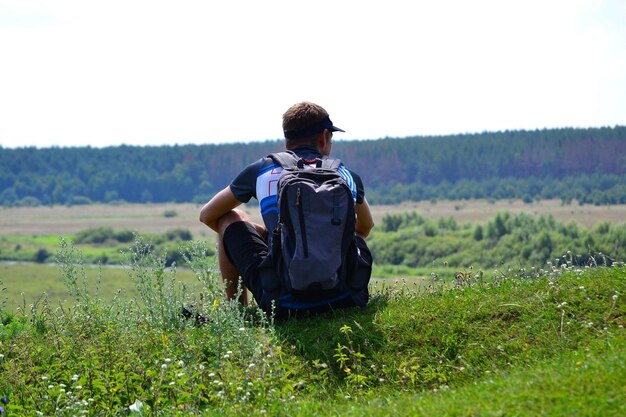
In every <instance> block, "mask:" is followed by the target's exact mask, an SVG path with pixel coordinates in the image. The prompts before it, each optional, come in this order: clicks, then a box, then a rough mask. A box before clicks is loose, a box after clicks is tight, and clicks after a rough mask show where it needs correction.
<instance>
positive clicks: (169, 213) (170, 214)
mask: <svg viewBox="0 0 626 417" xmlns="http://www.w3.org/2000/svg"><path fill="white" fill-rule="evenodd" d="M176 216H178V212H177V211H176V210H165V211H164V212H163V217H167V218H171V217H176Z"/></svg>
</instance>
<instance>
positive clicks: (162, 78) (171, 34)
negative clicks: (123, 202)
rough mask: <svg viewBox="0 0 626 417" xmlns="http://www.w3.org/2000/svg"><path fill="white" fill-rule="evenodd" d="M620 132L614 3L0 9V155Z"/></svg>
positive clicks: (110, 0) (625, 5)
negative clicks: (288, 120) (308, 125)
mask: <svg viewBox="0 0 626 417" xmlns="http://www.w3.org/2000/svg"><path fill="white" fill-rule="evenodd" d="M303 100H308V101H314V102H317V103H319V104H321V105H322V106H324V107H325V108H326V109H327V110H328V111H329V112H330V115H331V118H332V120H333V121H334V122H335V125H337V126H339V127H341V128H343V129H345V130H346V133H343V134H337V135H336V136H335V138H337V139H339V140H341V139H378V138H381V137H386V136H391V137H406V136H415V135H442V134H455V133H473V132H482V131H499V130H507V129H509V130H515V129H537V128H539V129H541V128H552V127H599V126H615V125H624V124H626V0H520V1H507V0H471V1H470V0H432V1H408V0H407V1H398V0H385V1H381V0H378V1H369V0H333V1H329V0H316V1H307V2H303V1H297V0H285V1H278V0H263V1H261V0H239V1H237V0H230V1H211V0H202V1H194V0H189V1H185V0H180V1H158V0H156V1H155V0H137V1H133V0H123V1H118V0H107V1H89V0H73V1H72V0H54V1H52V0H40V1H29V0H0V146H3V147H17V146H37V147H49V146H86V145H90V146H96V147H102V146H112V145H120V144H128V145H163V144H170V145H173V144H188V143H197V144H202V143H227V142H249V141H259V140H266V139H278V138H282V129H281V117H282V114H283V113H284V111H285V110H286V109H287V108H288V107H289V106H291V105H292V104H294V103H296V102H299V101H303Z"/></svg>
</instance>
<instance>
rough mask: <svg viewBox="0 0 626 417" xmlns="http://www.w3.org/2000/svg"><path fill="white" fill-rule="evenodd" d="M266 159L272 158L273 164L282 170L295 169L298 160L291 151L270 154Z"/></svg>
mask: <svg viewBox="0 0 626 417" xmlns="http://www.w3.org/2000/svg"><path fill="white" fill-rule="evenodd" d="M268 157H270V158H272V159H273V160H274V162H276V163H277V164H278V165H280V166H281V167H283V168H294V167H297V166H298V160H299V159H300V158H298V156H297V155H296V154H295V153H293V152H291V151H285V152H277V153H272V154H269V155H268Z"/></svg>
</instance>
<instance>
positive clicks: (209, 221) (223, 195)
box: [200, 187, 241, 232]
mask: <svg viewBox="0 0 626 417" xmlns="http://www.w3.org/2000/svg"><path fill="white" fill-rule="evenodd" d="M239 205H241V201H239V200H237V198H236V197H235V195H234V194H233V192H232V191H231V189H230V187H226V188H224V189H223V190H222V191H220V192H219V193H217V194H215V196H213V198H212V199H211V200H209V202H208V203H206V204H205V205H204V207H202V210H200V221H201V222H202V223H204V224H206V225H207V226H209V227H210V228H211V229H213V230H214V231H216V232H217V231H218V230H217V223H218V220H219V219H220V218H221V217H222V216H224V215H225V214H226V213H229V212H230V211H231V210H233V209H234V208H235V207H237V206H239Z"/></svg>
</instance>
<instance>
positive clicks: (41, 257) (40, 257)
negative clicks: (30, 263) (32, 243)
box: [35, 248, 52, 264]
mask: <svg viewBox="0 0 626 417" xmlns="http://www.w3.org/2000/svg"><path fill="white" fill-rule="evenodd" d="M51 255H52V254H51V253H50V252H48V251H47V250H46V249H43V248H42V249H39V250H37V252H36V253H35V262H37V263H40V264H42V263H44V262H46V261H47V260H48V258H49V257H50V256H51Z"/></svg>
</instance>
